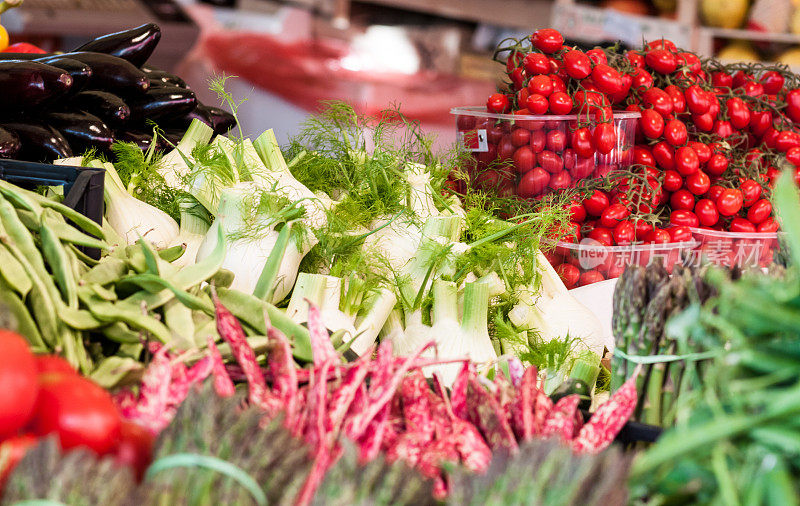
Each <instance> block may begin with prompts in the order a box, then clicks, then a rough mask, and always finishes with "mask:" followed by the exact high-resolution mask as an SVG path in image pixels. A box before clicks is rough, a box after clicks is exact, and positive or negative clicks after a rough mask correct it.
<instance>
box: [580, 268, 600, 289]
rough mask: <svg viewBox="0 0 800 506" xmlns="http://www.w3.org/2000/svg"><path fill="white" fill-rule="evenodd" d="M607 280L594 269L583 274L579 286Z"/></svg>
mask: <svg viewBox="0 0 800 506" xmlns="http://www.w3.org/2000/svg"><path fill="white" fill-rule="evenodd" d="M605 279H606V278H605V277H604V276H603V275H602V274H601V273H600V272H599V271H598V270H596V269H592V270H590V271H586V272H584V273H582V274H581V279H580V280H579V281H578V285H580V286H586V285H591V284H592V283H599V282H601V281H605Z"/></svg>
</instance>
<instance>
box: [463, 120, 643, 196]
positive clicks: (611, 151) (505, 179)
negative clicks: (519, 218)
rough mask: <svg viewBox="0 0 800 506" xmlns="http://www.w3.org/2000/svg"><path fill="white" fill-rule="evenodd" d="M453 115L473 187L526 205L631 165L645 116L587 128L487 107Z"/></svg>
mask: <svg viewBox="0 0 800 506" xmlns="http://www.w3.org/2000/svg"><path fill="white" fill-rule="evenodd" d="M450 112H451V114H453V115H455V117H456V128H457V135H458V138H459V140H460V141H461V142H462V143H463V146H464V147H465V148H466V149H467V150H469V151H470V152H471V158H472V160H471V161H472V163H471V165H470V166H469V167H468V169H469V171H470V182H471V184H472V185H473V186H475V187H476V189H480V190H482V191H485V192H489V193H491V192H496V193H498V194H500V195H502V196H504V197H507V196H510V195H516V196H517V197H519V198H522V199H535V198H539V197H542V196H543V195H546V194H547V193H550V192H553V191H558V190H563V189H566V188H573V187H575V186H577V184H578V183H579V182H580V181H581V180H585V179H590V178H597V177H602V176H605V175H607V174H609V173H610V172H612V171H614V170H616V169H621V168H626V167H628V166H629V165H631V163H632V162H633V152H632V147H633V144H634V140H635V136H636V124H637V120H638V118H639V117H640V116H641V114H640V113H639V112H630V111H615V112H614V113H613V121H611V122H608V123H596V124H594V125H590V126H582V125H581V124H580V123H579V121H578V115H576V114H572V115H531V114H496V113H491V112H487V111H486V108H485V107H456V108H453V109H452V110H451V111H450ZM598 141H601V142H598Z"/></svg>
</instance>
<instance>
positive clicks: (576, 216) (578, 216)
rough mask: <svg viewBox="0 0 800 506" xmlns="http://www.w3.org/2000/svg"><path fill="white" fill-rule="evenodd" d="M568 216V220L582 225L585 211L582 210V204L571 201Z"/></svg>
mask: <svg viewBox="0 0 800 506" xmlns="http://www.w3.org/2000/svg"><path fill="white" fill-rule="evenodd" d="M569 215H570V220H572V221H574V222H576V223H583V222H584V220H586V209H584V207H583V204H581V203H580V202H578V201H576V200H573V201H572V202H570V204H569Z"/></svg>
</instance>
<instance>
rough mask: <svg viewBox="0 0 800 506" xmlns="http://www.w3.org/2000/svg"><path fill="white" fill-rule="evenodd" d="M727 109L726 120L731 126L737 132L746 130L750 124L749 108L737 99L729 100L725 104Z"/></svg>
mask: <svg viewBox="0 0 800 506" xmlns="http://www.w3.org/2000/svg"><path fill="white" fill-rule="evenodd" d="M725 106H726V108H727V109H728V118H729V119H730V121H731V126H733V128H736V129H738V130H741V129H743V128H747V126H748V125H749V124H750V108H749V107H748V106H747V104H745V103H744V100H742V99H741V98H739V97H733V98H729V99H728V100H727V101H726V102H725Z"/></svg>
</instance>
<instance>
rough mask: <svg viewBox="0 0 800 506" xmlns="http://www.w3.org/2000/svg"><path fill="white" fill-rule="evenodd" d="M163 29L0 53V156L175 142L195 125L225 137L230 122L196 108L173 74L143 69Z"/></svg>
mask: <svg viewBox="0 0 800 506" xmlns="http://www.w3.org/2000/svg"><path fill="white" fill-rule="evenodd" d="M160 39H161V31H160V29H159V28H158V26H157V25H155V24H153V23H148V24H145V25H142V26H139V27H137V28H133V29H131V30H126V31H122V32H118V33H112V34H108V35H103V36H101V37H98V38H97V39H94V40H92V41H90V42H87V43H86V44H84V45H82V46H80V47H78V48H76V49H75V50H74V51H71V52H69V53H63V54H62V53H59V54H32V53H0V158H14V159H19V160H28V161H35V162H50V161H52V160H54V159H56V158H64V157H68V156H73V155H75V154H80V153H83V152H85V151H86V150H88V149H92V148H93V149H96V150H97V151H99V152H101V153H108V152H109V151H110V149H111V145H112V144H113V143H114V142H115V141H118V140H119V141H127V142H134V143H136V144H138V145H139V146H140V147H141V148H142V149H146V148H148V147H149V145H150V143H151V142H153V125H152V123H151V122H155V123H156V124H157V125H158V126H159V127H160V128H161V129H162V130H163V132H164V135H163V138H159V139H160V142H162V143H164V145H162V146H161V147H166V146H168V145H169V143H173V144H174V143H177V141H178V140H180V138H181V137H182V136H183V133H184V132H185V131H186V128H187V127H188V126H189V123H191V121H192V119H195V118H197V119H199V120H200V121H202V122H204V123H207V124H208V125H210V126H212V127H213V128H214V131H215V132H216V133H217V134H223V133H226V132H227V131H228V130H230V128H231V127H232V126H233V124H234V119H233V116H232V115H231V114H230V113H228V112H227V111H224V110H222V109H220V108H218V107H209V106H206V105H203V104H201V103H200V102H199V101H198V100H197V97H196V96H195V93H194V92H193V91H192V90H190V89H189V88H188V87H187V86H186V83H185V82H184V81H183V80H182V79H181V78H180V77H178V76H175V75H172V74H170V73H168V72H165V71H163V70H158V69H155V68H153V67H150V66H148V65H147V64H146V62H147V59H148V58H149V57H150V55H151V54H152V53H153V50H154V49H155V48H156V45H157V44H158V41H159V40H160Z"/></svg>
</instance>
